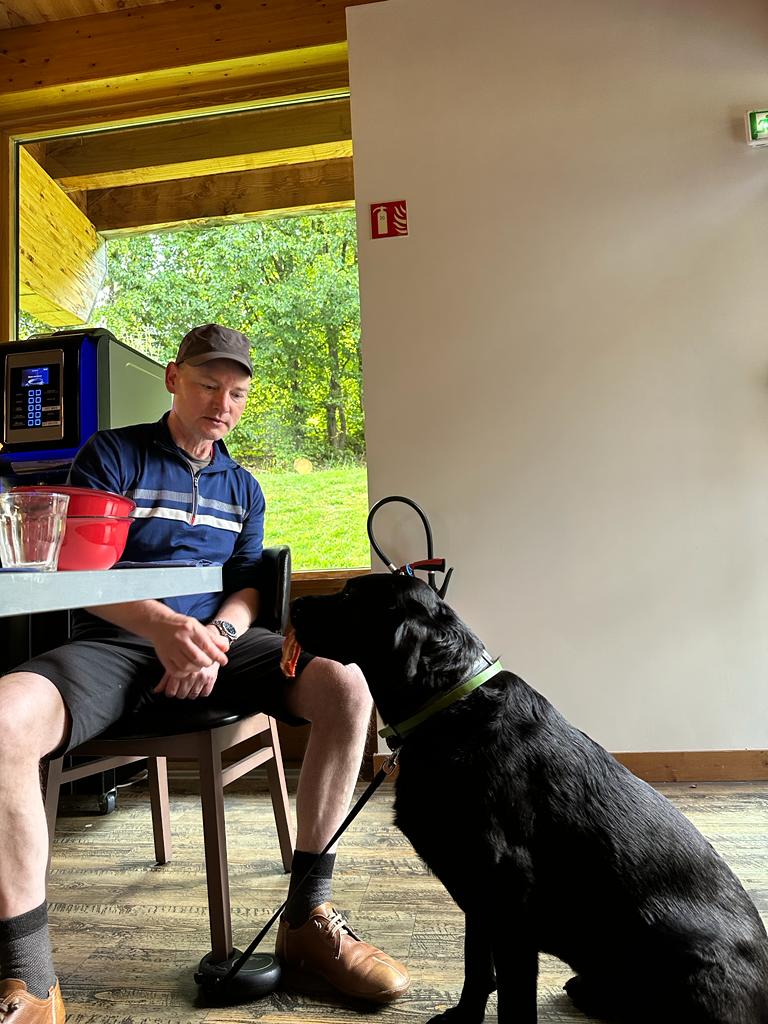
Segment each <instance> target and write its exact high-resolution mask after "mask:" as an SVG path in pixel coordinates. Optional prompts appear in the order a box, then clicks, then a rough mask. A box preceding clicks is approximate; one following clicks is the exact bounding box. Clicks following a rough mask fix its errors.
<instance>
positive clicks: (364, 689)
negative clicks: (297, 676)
mask: <svg viewBox="0 0 768 1024" xmlns="http://www.w3.org/2000/svg"><path fill="white" fill-rule="evenodd" d="M302 681H303V682H304V683H305V686H304V687H302V690H303V693H302V697H303V698H304V700H303V701H302V703H304V704H305V708H304V710H302V711H301V714H302V715H303V716H304V717H305V718H309V720H310V721H312V722H318V721H321V720H323V719H326V718H328V719H333V720H334V721H353V722H354V721H358V722H365V723H367V722H368V719H369V718H370V716H371V710H372V708H373V701H372V700H371V694H370V691H369V689H368V684H367V683H366V681H365V677H364V676H363V673H362V672H361V671H360V669H359V668H358V667H357V665H340V664H339V663H338V662H337V661H328V660H327V659H325V658H315V659H313V661H311V662H310V663H309V665H308V666H307V668H306V669H305V670H304V672H303V673H302Z"/></svg>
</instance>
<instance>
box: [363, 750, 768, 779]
mask: <svg viewBox="0 0 768 1024" xmlns="http://www.w3.org/2000/svg"><path fill="white" fill-rule="evenodd" d="M614 757H615V758H616V759H617V760H618V761H621V763H622V764H623V765H626V766H627V768H629V770H630V771H631V772H633V773H634V774H635V775H637V776H638V778H640V779H644V780H645V781H646V782H759V781H762V780H768V750H675V751H669V750H663V751H640V752H635V753H623V752H622V753H618V754H614ZM386 759H387V754H374V755H373V770H374V772H377V771H378V770H379V768H381V766H382V765H383V764H384V762H385V761H386Z"/></svg>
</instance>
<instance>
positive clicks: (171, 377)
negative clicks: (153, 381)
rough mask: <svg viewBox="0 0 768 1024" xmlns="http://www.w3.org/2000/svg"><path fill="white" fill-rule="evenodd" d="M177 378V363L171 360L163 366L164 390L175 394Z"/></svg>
mask: <svg viewBox="0 0 768 1024" xmlns="http://www.w3.org/2000/svg"><path fill="white" fill-rule="evenodd" d="M178 379H179V365H178V363H174V362H173V360H171V362H170V363H168V365H167V366H166V368H165V390H166V391H169V392H170V393H171V394H172V395H175V394H176V387H177V381H178Z"/></svg>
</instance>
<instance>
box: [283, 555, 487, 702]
mask: <svg viewBox="0 0 768 1024" xmlns="http://www.w3.org/2000/svg"><path fill="white" fill-rule="evenodd" d="M291 622H292V624H293V627H294V629H295V631H296V638H297V640H298V642H299V643H300V644H301V646H302V647H303V648H304V649H305V650H307V651H310V652H311V653H312V654H316V655H319V656H320V657H324V658H331V659H333V660H334V661H340V662H343V663H344V664H349V663H351V662H354V663H355V664H357V665H359V666H360V668H361V669H362V671H363V674H364V675H365V677H366V679H367V680H368V685H369V686H370V688H371V693H372V694H373V698H374V701H375V702H376V705H377V706H378V708H379V710H380V712H381V713H382V715H383V717H384V718H385V719H387V720H388V721H394V720H397V719H398V716H400V718H402V717H403V716H404V715H407V714H408V713H410V712H411V711H412V710H413V709H415V708H416V707H418V706H420V704H421V703H423V701H424V700H427V699H429V697H430V696H432V695H434V693H435V692H437V691H442V690H447V689H450V688H451V687H452V686H455V685H457V684H458V683H460V682H461V681H462V680H463V679H465V678H466V677H467V675H468V673H469V672H470V670H471V668H472V665H473V664H474V662H475V660H476V659H477V657H478V655H479V654H480V652H481V651H482V644H481V643H480V641H479V640H478V639H477V637H476V636H475V635H474V634H473V633H472V632H471V631H470V630H469V629H468V628H467V626H466V625H465V624H464V623H463V622H462V621H461V619H460V618H459V617H458V616H457V615H456V614H455V612H454V611H453V610H452V609H451V608H449V606H448V605H447V604H445V602H444V601H442V600H441V599H440V598H439V597H438V596H437V594H436V593H435V592H434V591H433V590H432V589H431V588H430V587H428V586H427V584H426V583H422V582H421V580H418V579H415V578H414V577H410V576H399V575H391V574H387V573H374V574H371V575H370V576H358V577H357V578H355V579H352V580H350V581H349V582H348V583H347V585H346V586H345V587H344V589H343V590H342V591H341V592H340V593H338V594H333V595H330V596H327V597H301V598H298V600H296V601H294V602H293V603H292V605H291Z"/></svg>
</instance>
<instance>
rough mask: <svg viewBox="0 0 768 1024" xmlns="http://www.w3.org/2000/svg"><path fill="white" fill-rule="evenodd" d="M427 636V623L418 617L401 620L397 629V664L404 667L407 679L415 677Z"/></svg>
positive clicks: (395, 646) (395, 645)
mask: <svg viewBox="0 0 768 1024" xmlns="http://www.w3.org/2000/svg"><path fill="white" fill-rule="evenodd" d="M426 638H427V630H426V629H425V624H424V622H422V621H421V620H419V619H416V618H409V619H406V620H405V622H401V623H400V625H399V626H398V627H397V629H396V631H395V642H394V648H395V665H396V666H398V667H401V668H402V672H403V675H404V677H405V678H406V679H413V677H414V676H415V675H416V670H417V668H418V667H419V660H420V658H421V648H422V645H423V643H424V641H425V640H426Z"/></svg>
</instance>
